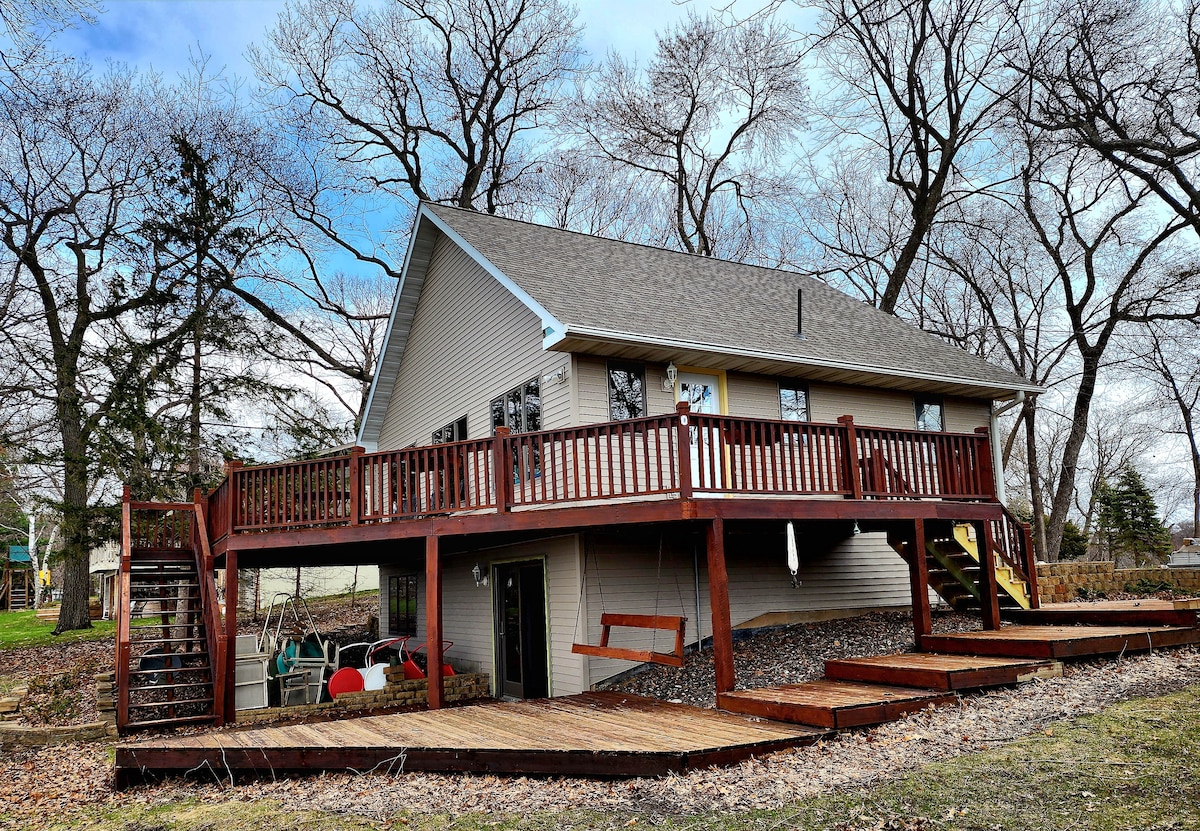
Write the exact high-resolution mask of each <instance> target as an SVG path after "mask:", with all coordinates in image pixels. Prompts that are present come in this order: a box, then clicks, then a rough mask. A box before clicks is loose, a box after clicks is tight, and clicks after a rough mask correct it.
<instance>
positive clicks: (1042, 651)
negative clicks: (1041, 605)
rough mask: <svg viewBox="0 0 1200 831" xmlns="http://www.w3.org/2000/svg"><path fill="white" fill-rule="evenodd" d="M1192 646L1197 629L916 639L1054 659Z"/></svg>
mask: <svg viewBox="0 0 1200 831" xmlns="http://www.w3.org/2000/svg"><path fill="white" fill-rule="evenodd" d="M1192 643H1200V629H1196V628H1192V627H1184V626H1004V627H1002V628H1000V629H994V630H984V631H981V632H959V633H956V634H952V635H926V636H925V637H924V638H923V639H922V646H923V647H924V648H925V649H926V650H928V651H930V652H943V653H954V654H956V655H991V656H1003V657H1009V658H1052V659H1056V660H1057V659H1062V658H1079V657H1085V656H1088V655H1117V654H1120V653H1123V652H1144V651H1146V650H1149V649H1159V648H1162V647H1167V646H1183V645H1185V644H1192Z"/></svg>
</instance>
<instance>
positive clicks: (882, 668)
mask: <svg viewBox="0 0 1200 831" xmlns="http://www.w3.org/2000/svg"><path fill="white" fill-rule="evenodd" d="M1056 675H1062V664H1060V663H1058V662H1056V661H1030V660H1019V659H1018V660H1014V659H1012V658H984V657H978V656H974V655H934V654H930V653H921V652H916V653H912V652H908V653H901V654H897V655H880V656H878V657H874V658H847V659H844V660H837V661H826V662H825V676H826V677H827V678H831V679H833V680H836V681H859V682H863V683H868V684H895V685H901V686H906V687H910V686H911V687H925V688H928V689H934V690H947V691H949V690H968V689H979V688H982V687H998V686H1002V685H1008V684H1019V683H1021V682H1022V681H1029V680H1032V679H1033V678H1047V677H1053V676H1056Z"/></svg>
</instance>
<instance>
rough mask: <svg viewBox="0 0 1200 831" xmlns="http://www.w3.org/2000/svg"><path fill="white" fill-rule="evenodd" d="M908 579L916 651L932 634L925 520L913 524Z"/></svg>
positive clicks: (919, 649)
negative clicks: (910, 591)
mask: <svg viewBox="0 0 1200 831" xmlns="http://www.w3.org/2000/svg"><path fill="white" fill-rule="evenodd" d="M908 578H909V584H910V586H911V587H912V608H913V642H914V643H915V644H916V647H917V651H918V652H919V651H921V648H922V647H921V643H922V641H924V640H925V638H926V636H928V635H931V634H933V617H932V614H931V613H930V611H929V563H928V561H927V560H926V552H925V520H923V519H918V520H916V522H915V523H914V524H913V555H912V558H911V559H910V560H909V561H908Z"/></svg>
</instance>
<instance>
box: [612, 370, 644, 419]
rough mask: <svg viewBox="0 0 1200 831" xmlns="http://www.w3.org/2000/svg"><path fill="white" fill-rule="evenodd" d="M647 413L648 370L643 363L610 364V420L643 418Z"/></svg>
mask: <svg viewBox="0 0 1200 831" xmlns="http://www.w3.org/2000/svg"><path fill="white" fill-rule="evenodd" d="M645 414H646V371H645V368H644V367H643V366H642V365H641V364H622V363H610V364H609V365H608V417H609V420H610V421H624V420H625V419H627V418H641V417H642V416H644V415H645Z"/></svg>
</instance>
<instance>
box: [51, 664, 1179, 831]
mask: <svg viewBox="0 0 1200 831" xmlns="http://www.w3.org/2000/svg"><path fill="white" fill-rule="evenodd" d="M371 785H373V786H376V787H379V788H387V781H386V780H385V779H378V780H375V781H374V782H372V783H371ZM251 787H252V786H251ZM496 787H497V788H501V789H503V787H504V783H503V780H498V781H497V783H496ZM250 793H252V791H251V792H248V793H244V794H242V795H241V798H239V794H238V793H237V792H236V791H232V792H230V796H229V799H228V800H227V801H212V802H205V803H200V802H194V801H187V802H183V803H177V804H174V805H167V806H162V805H159V806H147V805H145V804H142V803H141V801H140V800H139V801H137V802H131V803H129V804H125V805H122V806H120V807H119V808H106V809H103V810H99V811H97V810H94V809H93V810H91V811H88V810H86V809H84V810H79V811H78V812H77V813H76V814H75V815H74V817H73V818H63V819H62V820H61V821H59V822H58V823H57V824H55V823H54V822H50V823H49V826H48V827H49V828H51V829H58V831H79V830H80V829H94V828H106V829H107V828H112V829H115V830H116V831H203V829H212V828H220V829H222V831H261V829H263V828H270V829H272V831H275V830H276V829H309V828H312V829H322V828H345V829H351V831H367V829H372V830H374V829H380V831H382V829H385V828H410V829H416V830H417V831H441V830H442V829H454V830H455V831H483V829H500V831H557V829H564V831H565V829H574V831H584V829H597V830H598V829H613V831H616V830H617V829H627V828H648V827H654V828H661V829H665V831H710V830H711V831H775V830H776V829H830V831H866V829H921V831H932V829H955V830H956V831H959V830H961V831H976V830H978V831H984V829H988V831H995V829H1004V831H1012V830H1013V829H1027V830H1028V831H1043V830H1044V831H1065V829H1072V831H1079V830H1080V829H1082V830H1083V831H1125V829H1155V830H1156V831H1166V830H1167V829H1172V831H1186V830H1187V829H1200V686H1196V687H1191V688H1189V689H1187V690H1184V691H1183V692H1180V693H1177V694H1174V695H1170V696H1166V697H1163V698H1151V699H1137V700H1133V701H1129V702H1126V703H1124V704H1120V705H1117V706H1115V707H1112V708H1110V709H1108V710H1106V711H1105V712H1103V713H1101V714H1099V715H1096V716H1090V717H1087V718H1081V719H1076V720H1072V721H1066V722H1061V723H1058V724H1055V725H1053V726H1052V727H1050V728H1049V729H1047V730H1045V731H1043V732H1041V733H1038V734H1035V735H1034V736H1031V737H1028V738H1025V739H1021V740H1019V741H1015V742H1012V743H1010V744H1007V745H1004V746H1002V747H998V748H995V749H993V750H989V751H985V752H980V753H972V754H968V755H964V756H960V757H958V758H956V759H952V760H950V761H946V762H940V763H936V764H931V765H927V766H925V767H923V768H921V769H919V770H917V771H914V772H912V773H908V774H905V775H903V776H900V777H896V778H893V779H891V780H888V781H887V782H885V783H883V784H881V785H877V786H874V787H865V788H854V789H850V790H846V791H842V792H839V793H835V794H831V795H826V796H820V797H813V798H807V799H801V800H799V801H797V802H793V803H791V804H788V805H785V806H783V807H781V808H777V809H773V810H759V811H748V812H743V813H719V812H710V813H706V814H700V815H696V816H676V815H661V814H654V815H650V814H645V813H636V812H632V811H612V812H601V811H567V812H564V813H550V812H542V813H523V814H514V815H495V814H484V813H473V814H467V815H463V816H455V817H451V816H445V815H440V816H439V815H422V814H417V813H408V812H403V813H398V814H396V815H395V816H394V817H391V818H389V821H388V822H384V823H380V822H374V821H371V820H368V819H365V818H362V817H354V816H347V815H333V814H330V813H326V812H321V811H298V810H296V808H295V806H290V805H288V806H285V805H283V804H281V803H279V802H275V801H267V800H262V801H250V800H249V798H248V797H249V795H250Z"/></svg>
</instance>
